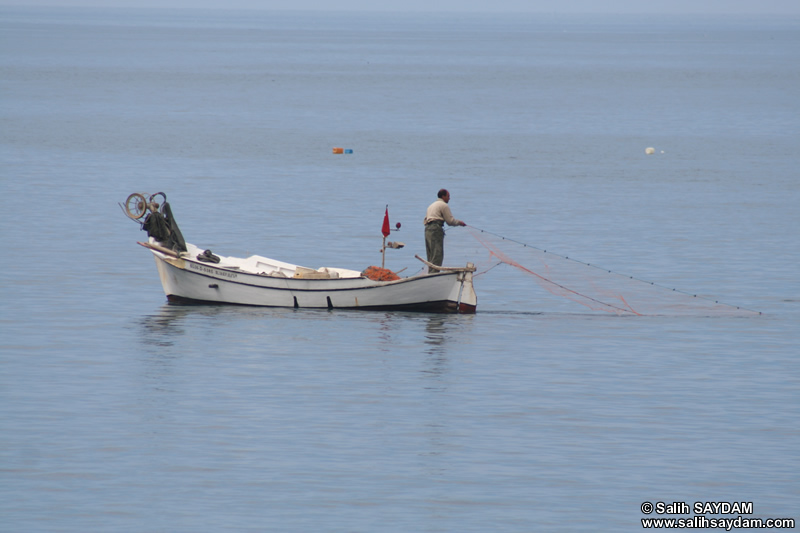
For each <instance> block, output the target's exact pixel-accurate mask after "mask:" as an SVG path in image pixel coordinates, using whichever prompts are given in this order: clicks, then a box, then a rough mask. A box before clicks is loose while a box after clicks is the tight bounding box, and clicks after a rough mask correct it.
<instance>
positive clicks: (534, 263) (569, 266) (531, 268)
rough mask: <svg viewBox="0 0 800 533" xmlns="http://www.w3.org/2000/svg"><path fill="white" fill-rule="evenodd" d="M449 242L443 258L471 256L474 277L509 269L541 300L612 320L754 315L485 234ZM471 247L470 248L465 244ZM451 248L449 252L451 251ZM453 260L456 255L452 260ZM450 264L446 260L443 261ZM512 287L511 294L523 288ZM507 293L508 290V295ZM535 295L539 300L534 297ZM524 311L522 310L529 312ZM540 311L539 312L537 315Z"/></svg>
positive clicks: (472, 231) (470, 234)
mask: <svg viewBox="0 0 800 533" xmlns="http://www.w3.org/2000/svg"><path fill="white" fill-rule="evenodd" d="M466 230H467V231H466V232H464V233H463V234H462V235H459V237H458V239H455V240H456V241H457V242H453V241H454V239H452V236H453V233H454V232H452V231H449V232H448V237H447V239H446V240H447V241H448V243H447V244H446V248H447V250H446V252H445V253H446V255H449V256H450V259H453V260H456V261H457V260H458V259H456V258H455V257H453V255H454V254H452V253H451V251H452V250H453V248H458V250H459V252H460V253H461V254H463V253H467V254H469V255H471V256H472V259H471V260H473V262H475V264H476V267H477V269H478V272H477V273H476V277H480V276H482V275H485V274H489V275H491V274H490V272H491V271H493V270H494V269H495V268H496V267H498V266H505V267H511V268H512V269H513V270H514V271H515V273H517V274H522V275H524V276H525V277H526V278H527V279H529V280H531V281H533V282H535V284H536V285H538V287H539V288H540V289H542V290H544V291H546V292H545V293H544V294H548V295H552V296H556V297H558V299H560V300H561V301H568V302H572V303H573V304H577V305H578V306H580V307H576V306H574V305H573V306H571V307H572V308H573V310H579V309H583V310H584V311H585V310H587V309H588V310H591V311H596V312H604V313H613V314H616V315H631V316H637V315H638V316H641V315H704V316H718V315H752V314H760V313H759V312H758V311H753V310H750V309H746V308H743V307H739V306H735V305H730V304H728V303H723V302H721V301H719V300H718V299H716V298H715V297H713V296H708V295H703V294H693V293H690V292H686V291H683V290H679V289H676V288H670V287H667V286H664V285H660V284H658V283H655V282H650V281H646V280H643V279H639V278H637V277H634V276H630V275H626V274H621V273H618V272H615V271H613V270H607V269H604V268H602V267H599V266H596V265H592V264H589V263H585V262H582V261H580V260H576V259H574V258H570V257H567V256H564V255H559V254H558V253H553V252H550V251H547V250H544V249H540V248H537V247H534V246H531V245H528V244H525V243H521V242H518V241H514V240H511V239H507V238H505V237H502V236H500V235H496V234H493V233H490V232H487V231H485V230H481V229H478V228H474V227H467V228H466ZM470 240H471V241H472V245H470V244H469V242H468V241H470ZM451 245H455V246H451ZM455 255H457V254H455ZM446 262H447V263H451V262H452V261H451V260H449V259H448V260H446ZM516 279H517V282H515V283H513V286H514V287H516V288H524V287H523V286H521V285H520V283H519V279H520V278H519V276H518V275H517V276H516ZM512 292H513V290H512ZM539 294H540V295H541V294H543V293H542V292H541V291H539ZM530 309H531V307H530V306H528V308H527V309H526V310H530ZM541 310H544V309H541Z"/></svg>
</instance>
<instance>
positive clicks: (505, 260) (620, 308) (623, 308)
mask: <svg viewBox="0 0 800 533" xmlns="http://www.w3.org/2000/svg"><path fill="white" fill-rule="evenodd" d="M467 227H468V229H471V230H473V231H471V232H470V233H471V234H472V236H473V237H474V238H475V239H476V240H477V241H478V242H479V243H480V244H481V245H483V246H484V247H485V248H486V249H487V250H489V253H490V254H491V255H493V256H494V257H497V259H498V260H499V261H500V262H501V263H505V264H508V265H510V266H513V267H515V268H519V269H521V270H522V271H524V272H526V273H529V274H531V275H534V276H536V277H537V278H538V279H539V280H541V281H543V282H545V283H548V284H551V285H552V286H553V287H556V288H558V289H560V290H562V291H566V292H567V293H568V294H572V295H574V296H579V297H580V298H582V299H584V300H588V301H591V302H595V303H597V304H600V305H601V306H603V307H604V308H608V309H605V310H609V309H610V310H613V311H614V312H625V313H633V314H636V315H639V314H640V313H638V312H636V311H635V310H634V309H633V308H632V307H631V306H630V305H628V303H627V302H626V301H625V300H624V298H622V297H621V296H620V297H619V299H620V300H621V302H622V305H614V304H609V303H607V302H603V301H601V300H599V299H596V298H593V297H591V296H587V295H585V294H582V293H580V292H578V291H574V290H572V289H570V288H568V287H565V286H563V285H561V284H559V283H556V282H554V281H552V280H550V279H548V278H546V277H544V276H542V275H540V274H537V273H536V272H533V271H532V270H530V269H528V268H526V267H524V266H523V265H520V264H519V263H517V262H516V261H514V260H512V259H511V258H509V257H508V256H507V255H505V254H504V253H503V252H501V251H499V250H498V249H497V248H496V247H494V246H492V245H491V244H489V243H488V242H486V241H485V240H482V239H481V238H480V237H479V235H478V234H477V233H476V232H480V233H485V234H487V235H491V236H493V237H497V238H498V239H501V240H503V241H507V242H510V243H513V244H517V245H519V246H522V247H524V248H530V249H532V250H536V251H538V252H541V253H543V254H550V255H552V256H554V257H558V258H559V259H563V260H565V261H570V262H573V263H576V264H580V265H583V266H587V267H590V268H593V269H596V270H599V271H603V272H604V273H608V274H613V275H615V276H620V277H623V278H626V279H630V280H633V281H636V282H639V283H643V284H645V285H649V286H651V287H656V288H659V289H662V290H665V291H669V292H673V293H676V294H681V295H683V296H688V297H690V298H694V299H698V300H703V301H706V302H709V303H714V304H716V305H721V306H725V307H729V308H731V309H737V310H739V311H746V312H749V313H755V314H759V315H761V314H762V313H761V311H757V310H754V309H749V308H746V307H742V306H738V305H732V304H728V303H725V302H721V301H719V300H715V299H713V298H708V297H704V296H699V295H697V294H694V293H691V292H687V291H683V290H681V289H676V288H673V287H667V286H665V285H661V284H659V283H656V282H653V281H648V280H644V279H641V278H637V277H636V276H631V275H628V274H623V273H620V272H617V271H614V270H610V269H608V268H604V267H601V266H599V265H595V264H591V263H587V262H585V261H581V260H578V259H575V258H573V257H569V256H566V255H561V254H558V253H555V252H548V251H547V250H545V249H544V248H540V247H537V246H533V245H531V244H528V243H524V242H521V241H518V240H515V239H511V238H509V237H505V236H503V235H500V234H497V233H494V232H492V231H489V230H485V229H482V228H478V227H475V226H471V225H467ZM562 295H564V294H562ZM567 297H569V296H568V295H567ZM570 299H573V298H570ZM578 303H582V304H584V305H586V304H585V302H578Z"/></svg>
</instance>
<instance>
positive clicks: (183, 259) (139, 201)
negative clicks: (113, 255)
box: [123, 193, 478, 313]
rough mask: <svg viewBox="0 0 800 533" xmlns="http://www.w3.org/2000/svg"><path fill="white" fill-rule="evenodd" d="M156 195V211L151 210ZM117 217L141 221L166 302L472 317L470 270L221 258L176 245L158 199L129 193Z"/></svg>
mask: <svg viewBox="0 0 800 533" xmlns="http://www.w3.org/2000/svg"><path fill="white" fill-rule="evenodd" d="M159 195H161V196H163V202H162V203H160V204H159V203H156V202H154V199H155V198H156V197H158V196H159ZM123 209H124V211H125V212H126V214H127V215H128V216H129V217H130V218H132V219H134V220H137V221H141V220H144V222H141V223H142V226H143V228H144V229H146V230H147V232H148V236H149V240H148V241H147V242H139V244H140V245H142V246H144V247H145V248H147V249H149V250H150V252H152V254H153V257H154V258H155V262H156V267H157V269H158V275H159V277H160V278H161V285H162V287H163V288H164V292H165V294H166V295H167V299H168V300H170V301H174V302H183V303H214V304H238V305H251V306H265V307H289V308H312V309H313V308H315V309H365V310H400V311H422V312H431V313H474V312H475V310H476V307H477V303H478V302H477V296H476V294H475V289H474V287H473V284H472V277H473V273H474V272H475V266H474V265H473V264H472V263H467V265H466V266H465V267H460V268H455V267H435V268H437V269H439V272H435V273H423V274H418V275H414V276H410V277H406V278H401V277H399V276H397V275H394V273H391V272H389V271H387V270H385V269H383V268H377V267H370V268H368V269H366V270H365V271H358V270H350V269H344V268H333V267H321V268H316V269H312V268H306V267H302V266H299V265H294V264H290V263H284V262H282V261H277V260H275V259H270V258H267V257H262V256H260V255H253V256H250V257H247V258H239V257H225V256H222V255H217V254H214V253H212V252H210V251H208V250H204V249H202V248H200V247H197V246H195V245H193V244H190V243H186V242H185V241H184V240H183V236H182V235H181V233H180V230H179V229H178V226H177V224H176V223H175V220H174V218H173V217H172V213H171V209H170V207H169V204H168V203H167V202H166V196H165V195H164V194H163V193H156V194H155V195H145V194H142V193H134V194H132V195H130V196H129V197H128V200H127V201H126V203H125V205H124V206H123ZM145 215H147V216H146V217H145ZM384 241H385V239H384ZM385 248H386V244H385V243H384V250H385ZM417 259H419V260H420V261H422V262H423V263H425V264H427V265H428V266H429V267H434V266H435V265H430V264H429V263H427V261H425V260H423V259H421V258H420V257H419V256H417ZM387 274H388V275H387Z"/></svg>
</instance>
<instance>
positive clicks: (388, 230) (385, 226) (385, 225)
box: [381, 205, 392, 237]
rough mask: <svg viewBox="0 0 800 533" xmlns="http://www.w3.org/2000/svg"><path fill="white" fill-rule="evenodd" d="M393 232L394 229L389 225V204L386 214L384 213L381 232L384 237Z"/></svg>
mask: <svg viewBox="0 0 800 533" xmlns="http://www.w3.org/2000/svg"><path fill="white" fill-rule="evenodd" d="M391 232H392V229H391V228H390V227H389V206H388V205H387V206H386V214H385V215H383V227H382V228H381V233H383V236H384V237H388V236H389V234H390V233H391Z"/></svg>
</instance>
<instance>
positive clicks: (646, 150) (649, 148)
mask: <svg viewBox="0 0 800 533" xmlns="http://www.w3.org/2000/svg"><path fill="white" fill-rule="evenodd" d="M644 153H646V154H647V155H653V154H654V153H656V149H655V148H653V147H652V146H648V147H647V148H645V149H644Z"/></svg>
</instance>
